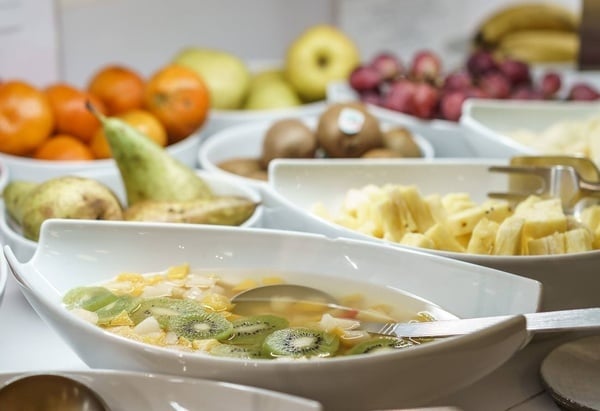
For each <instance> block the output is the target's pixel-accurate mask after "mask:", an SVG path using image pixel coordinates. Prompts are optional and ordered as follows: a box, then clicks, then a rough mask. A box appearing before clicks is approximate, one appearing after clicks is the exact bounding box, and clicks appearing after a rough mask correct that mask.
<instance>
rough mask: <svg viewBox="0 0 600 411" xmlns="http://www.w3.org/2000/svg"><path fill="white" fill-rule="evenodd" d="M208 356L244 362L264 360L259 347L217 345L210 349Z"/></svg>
mask: <svg viewBox="0 0 600 411" xmlns="http://www.w3.org/2000/svg"><path fill="white" fill-rule="evenodd" d="M210 354H211V355H215V356H217V357H231V358H243V359H246V360H251V359H256V358H264V357H263V355H262V351H261V348H260V345H233V344H219V345H215V346H214V347H213V348H211V350H210Z"/></svg>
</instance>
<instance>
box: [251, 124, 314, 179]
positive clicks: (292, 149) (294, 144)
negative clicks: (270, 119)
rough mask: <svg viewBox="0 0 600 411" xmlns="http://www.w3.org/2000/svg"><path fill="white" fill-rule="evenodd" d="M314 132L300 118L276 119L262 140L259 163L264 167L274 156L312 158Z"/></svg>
mask: <svg viewBox="0 0 600 411" xmlns="http://www.w3.org/2000/svg"><path fill="white" fill-rule="evenodd" d="M316 151H317V138H316V136H315V133H314V132H313V131H312V130H311V129H310V128H309V127H308V126H307V125H306V124H304V123H303V122H302V121H301V120H299V119H295V118H288V119H282V120H278V121H276V122H275V123H273V124H272V125H271V127H269V129H268V130H267V133H266V134H265V138H264V140H263V147H262V157H261V159H260V163H261V165H262V167H263V168H264V169H266V168H267V167H268V165H269V162H270V161H271V160H273V159H274V158H314V156H315V153H316Z"/></svg>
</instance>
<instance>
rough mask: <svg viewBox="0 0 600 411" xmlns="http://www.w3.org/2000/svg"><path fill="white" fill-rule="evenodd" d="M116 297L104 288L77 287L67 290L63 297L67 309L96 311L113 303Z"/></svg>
mask: <svg viewBox="0 0 600 411" xmlns="http://www.w3.org/2000/svg"><path fill="white" fill-rule="evenodd" d="M117 298H118V297H117V295H116V294H113V293H112V292H111V291H110V290H108V289H107V288H104V287H77V288H73V289H71V290H69V291H68V292H67V293H66V294H65V295H64V297H63V303H64V304H65V305H66V306H67V308H68V309H70V310H71V309H73V308H83V309H84V310H88V311H96V310H97V309H99V308H102V307H104V306H105V305H108V304H110V303H112V302H113V301H115V300H116V299H117Z"/></svg>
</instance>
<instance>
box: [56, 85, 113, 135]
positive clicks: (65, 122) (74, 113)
mask: <svg viewBox="0 0 600 411" xmlns="http://www.w3.org/2000/svg"><path fill="white" fill-rule="evenodd" d="M46 95H47V96H48V99H49V100H50V105H51V106H52V111H53V113H54V119H55V121H56V125H55V134H68V135H71V136H73V137H77V138H78V139H80V140H81V141H83V142H84V143H88V142H89V141H90V140H91V139H92V137H93V136H94V133H95V132H96V130H98V128H100V121H98V119H97V118H96V117H95V116H94V115H93V114H92V113H90V112H89V111H88V109H87V107H86V105H85V104H86V101H89V102H90V103H92V104H93V105H94V107H96V109H97V110H98V111H99V112H101V113H106V109H105V107H104V103H102V101H101V100H100V99H99V98H98V97H96V96H95V95H93V94H91V93H89V92H87V91H83V90H80V89H78V88H75V87H73V86H71V85H69V84H65V83H57V84H53V85H51V86H50V87H48V88H47V89H46Z"/></svg>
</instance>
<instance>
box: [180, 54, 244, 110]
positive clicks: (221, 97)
mask: <svg viewBox="0 0 600 411" xmlns="http://www.w3.org/2000/svg"><path fill="white" fill-rule="evenodd" d="M173 63H175V64H179V65H182V66H185V67H188V68H190V69H192V70H194V71H195V72H196V73H198V74H199V75H200V77H202V78H203V79H204V81H205V82H206V85H207V87H208V90H209V92H210V101H211V107H212V108H215V109H221V110H236V109H239V108H240V107H242V104H243V103H244V100H245V99H246V95H247V94H248V88H249V86H250V77H251V76H250V71H249V70H248V67H247V66H246V64H245V63H244V62H243V61H242V60H241V59H239V58H238V57H237V56H235V55H233V54H231V53H227V52H224V51H221V50H212V49H206V48H201V47H188V48H186V49H183V50H181V51H180V52H179V53H178V54H177V55H176V56H175V58H174V59H173Z"/></svg>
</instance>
